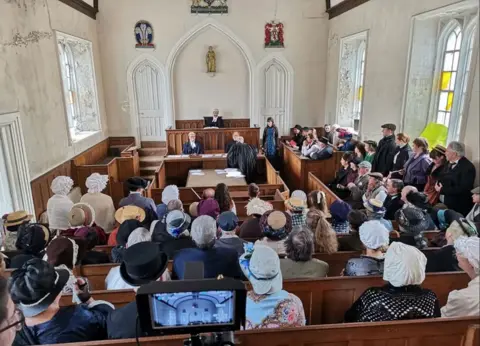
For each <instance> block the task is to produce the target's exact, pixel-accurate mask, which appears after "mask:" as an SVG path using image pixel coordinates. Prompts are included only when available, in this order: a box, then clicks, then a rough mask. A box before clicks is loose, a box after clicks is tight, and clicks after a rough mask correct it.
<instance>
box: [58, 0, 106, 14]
mask: <svg viewBox="0 0 480 346" xmlns="http://www.w3.org/2000/svg"><path fill="white" fill-rule="evenodd" d="M59 1H60V2H63V3H64V4H65V5H68V6H70V7H72V8H74V9H76V10H77V11H79V12H81V13H83V14H85V15H87V16H89V17H90V18H92V19H96V17H97V13H98V0H94V1H93V6H90V5H89V4H87V3H86V2H85V1H82V0H59Z"/></svg>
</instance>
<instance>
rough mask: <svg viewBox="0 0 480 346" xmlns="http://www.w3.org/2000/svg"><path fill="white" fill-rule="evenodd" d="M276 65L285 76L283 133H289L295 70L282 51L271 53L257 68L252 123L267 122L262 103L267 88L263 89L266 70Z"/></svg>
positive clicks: (261, 124)
mask: <svg viewBox="0 0 480 346" xmlns="http://www.w3.org/2000/svg"><path fill="white" fill-rule="evenodd" d="M272 65H275V66H276V67H278V68H279V69H280V70H281V71H282V73H283V74H284V76H285V95H284V97H285V99H284V108H285V113H284V122H283V126H282V127H283V131H284V132H285V133H282V135H285V134H288V133H289V132H290V128H291V127H292V115H293V83H294V74H295V73H294V70H293V66H292V65H291V64H290V62H289V61H288V60H287V59H286V58H285V57H284V56H283V54H281V53H271V54H268V55H267V56H265V57H264V58H263V59H262V60H261V61H260V63H258V65H257V68H256V76H257V83H256V95H258V97H257V102H256V105H255V112H254V113H252V114H253V117H252V123H253V124H258V125H259V126H260V127H263V126H264V125H265V122H264V121H263V119H261V117H262V105H263V101H262V100H264V99H265V90H264V89H263V90H262V86H263V85H264V83H265V79H266V78H265V72H266V69H268V68H269V67H271V66H272Z"/></svg>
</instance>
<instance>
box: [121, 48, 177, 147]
mask: <svg viewBox="0 0 480 346" xmlns="http://www.w3.org/2000/svg"><path fill="white" fill-rule="evenodd" d="M145 64H149V65H151V66H152V67H153V68H154V69H155V70H157V71H158V73H159V77H160V86H161V87H162V88H163V90H164V91H166V82H165V80H166V78H165V67H164V66H163V64H162V63H161V62H159V61H158V60H157V59H155V58H154V57H153V56H152V55H150V54H145V53H144V54H141V55H139V56H138V57H136V58H135V59H134V60H133V61H132V62H131V63H130V65H129V66H128V69H127V89H128V102H129V112H130V119H131V120H130V121H131V123H132V126H133V129H134V136H135V139H136V142H137V144H139V143H140V140H141V137H140V122H139V110H138V103H137V96H136V93H135V81H134V78H135V72H136V71H137V70H138V69H139V68H140V67H142V66H145ZM159 98H160V99H161V101H162V102H161V104H162V105H163V114H164V115H166V114H167V102H166V100H167V98H166V95H165V93H163V94H162V95H159ZM165 119H166V117H164V124H163V126H164V128H167V126H168V122H167V121H166V120H165Z"/></svg>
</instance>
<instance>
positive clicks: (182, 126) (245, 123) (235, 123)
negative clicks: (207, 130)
mask: <svg viewBox="0 0 480 346" xmlns="http://www.w3.org/2000/svg"><path fill="white" fill-rule="evenodd" d="M223 125H224V126H225V128H232V127H233V128H236V127H250V119H242V118H238V119H226V118H223ZM204 127H205V120H204V119H195V120H175V128H176V129H177V130H191V129H195V130H196V129H203V128H204Z"/></svg>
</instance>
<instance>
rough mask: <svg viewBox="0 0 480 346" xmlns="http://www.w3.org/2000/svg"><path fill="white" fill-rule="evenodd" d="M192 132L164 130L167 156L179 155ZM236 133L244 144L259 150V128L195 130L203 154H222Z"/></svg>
mask: <svg viewBox="0 0 480 346" xmlns="http://www.w3.org/2000/svg"><path fill="white" fill-rule="evenodd" d="M191 131H192V130H189V129H186V130H178V129H177V130H166V133H167V147H168V154H169V155H180V154H181V153H182V148H183V144H184V143H187V142H188V134H189V133H190V132H191ZM234 132H238V133H239V135H240V136H242V137H243V138H244V140H245V143H248V144H250V145H253V146H254V147H256V148H260V128H258V127H237V128H223V129H195V133H196V135H197V141H199V142H200V143H202V145H203V148H204V150H205V153H207V154H208V153H214V152H216V153H218V152H220V153H223V152H224V151H225V147H226V145H227V143H228V142H230V141H232V139H233V133H234Z"/></svg>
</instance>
